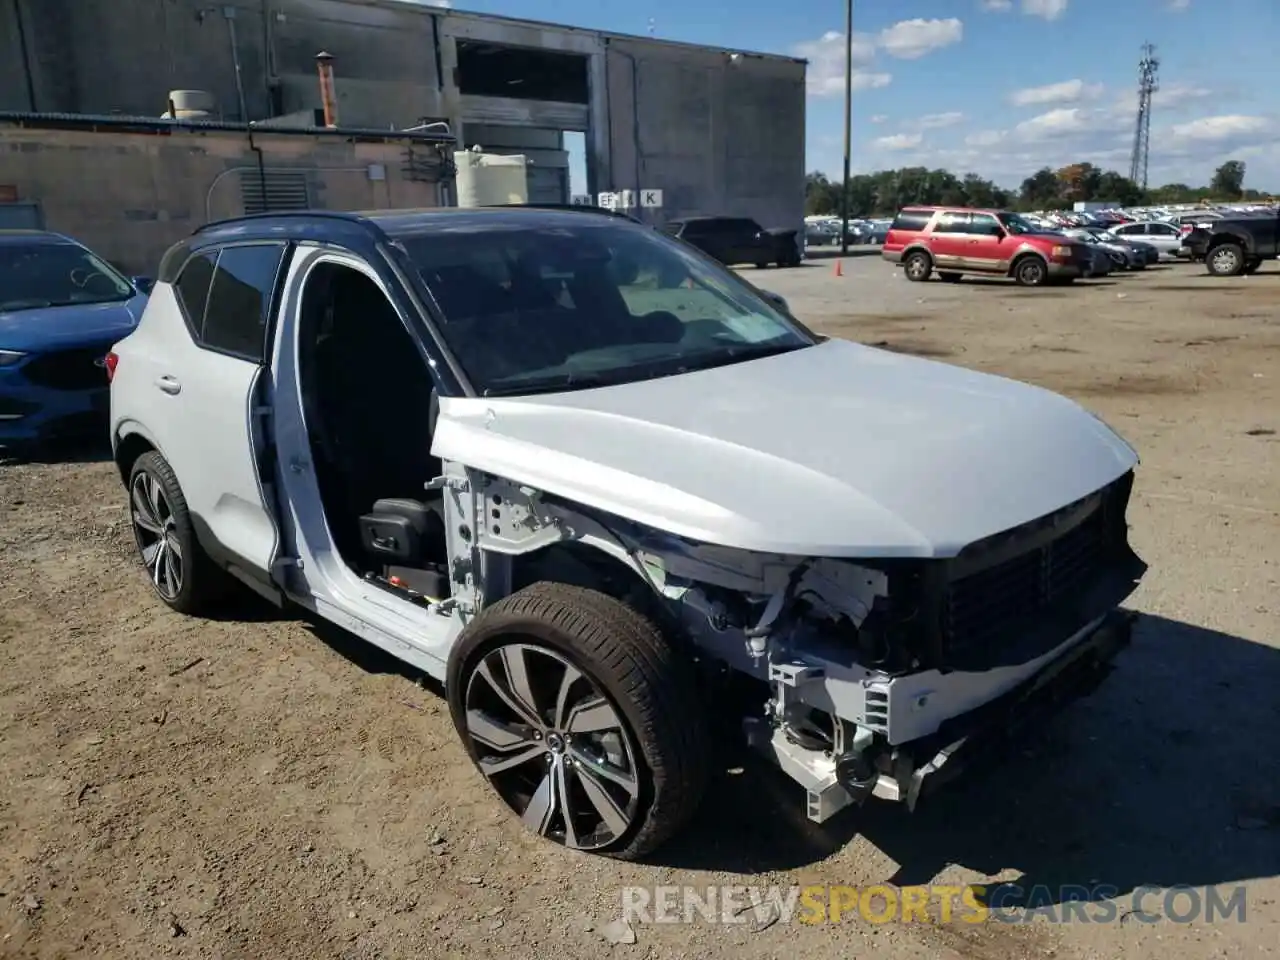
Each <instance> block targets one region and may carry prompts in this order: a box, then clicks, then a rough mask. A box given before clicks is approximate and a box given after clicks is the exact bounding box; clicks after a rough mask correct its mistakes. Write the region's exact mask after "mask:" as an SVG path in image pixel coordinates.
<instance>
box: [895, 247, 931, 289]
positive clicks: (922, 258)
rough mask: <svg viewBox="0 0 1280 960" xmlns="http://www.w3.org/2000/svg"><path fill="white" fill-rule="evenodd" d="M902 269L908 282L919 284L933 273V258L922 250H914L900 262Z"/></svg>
mask: <svg viewBox="0 0 1280 960" xmlns="http://www.w3.org/2000/svg"><path fill="white" fill-rule="evenodd" d="M902 269H903V272H904V273H906V275H907V279H908V280H914V281H915V282H916V283H921V282H923V281H925V280H928V279H929V274H931V273H933V258H932V257H931V256H929V255H928V254H927V253H925V252H924V251H922V250H916V251H914V252H912V253H908V254H907V256H906V258H905V259H904V260H903V261H902Z"/></svg>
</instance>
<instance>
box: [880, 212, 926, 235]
mask: <svg viewBox="0 0 1280 960" xmlns="http://www.w3.org/2000/svg"><path fill="white" fill-rule="evenodd" d="M932 219H933V211H932V210H903V211H902V212H901V213H899V214H898V215H897V216H896V217H894V218H893V225H892V226H890V227H889V229H890V230H914V231H920V230H923V229H924V228H925V227H927V226H928V225H929V221H930V220H932Z"/></svg>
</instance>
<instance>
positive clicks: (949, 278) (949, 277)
mask: <svg viewBox="0 0 1280 960" xmlns="http://www.w3.org/2000/svg"><path fill="white" fill-rule="evenodd" d="M938 279H939V280H941V281H942V282H943V283H959V282H960V274H958V273H952V272H951V271H950V270H948V271H947V272H945V273H941V272H940V273H939V274H938Z"/></svg>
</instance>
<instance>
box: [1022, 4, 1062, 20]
mask: <svg viewBox="0 0 1280 960" xmlns="http://www.w3.org/2000/svg"><path fill="white" fill-rule="evenodd" d="M1022 12H1023V13H1025V14H1027V15H1028V16H1031V17H1043V18H1044V19H1045V20H1057V19H1058V18H1059V17H1061V16H1062V15H1063V14H1064V13H1066V12H1067V0H1022Z"/></svg>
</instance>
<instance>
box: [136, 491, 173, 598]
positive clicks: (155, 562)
mask: <svg viewBox="0 0 1280 960" xmlns="http://www.w3.org/2000/svg"><path fill="white" fill-rule="evenodd" d="M129 493H130V496H129V513H130V515H131V518H132V520H133V532H134V536H135V537H137V540H138V552H139V553H140V554H141V555H142V565H143V566H144V567H146V570H147V574H148V575H149V576H150V577H151V586H152V587H154V588H155V591H156V593H158V594H160V596H161V597H163V598H164V599H165V600H174V599H176V598H177V596H178V594H179V593H181V592H182V543H181V541H180V540H179V539H178V525H177V522H176V521H175V520H174V518H173V510H172V509H171V508H170V506H169V500H168V498H166V497H165V495H164V489H163V488H162V487H161V486H160V482H159V481H158V480H156V478H155V477H153V476H151V474H149V473H145V472H143V473H139V474H138V475H137V476H136V477H134V479H133V484H132V485H131V487H130V491H129Z"/></svg>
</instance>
